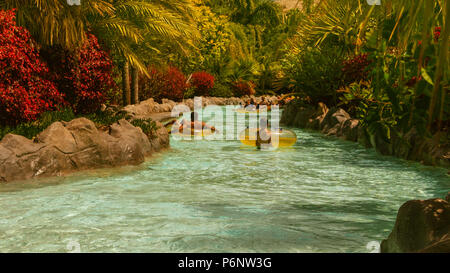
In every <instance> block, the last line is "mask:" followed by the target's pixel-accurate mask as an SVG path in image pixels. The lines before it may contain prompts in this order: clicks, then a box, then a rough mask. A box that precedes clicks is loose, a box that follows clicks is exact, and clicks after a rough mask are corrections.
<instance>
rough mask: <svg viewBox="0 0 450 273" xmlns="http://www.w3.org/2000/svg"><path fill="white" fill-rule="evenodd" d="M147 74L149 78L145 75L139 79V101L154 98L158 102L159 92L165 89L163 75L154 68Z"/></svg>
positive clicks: (159, 98)
mask: <svg viewBox="0 0 450 273" xmlns="http://www.w3.org/2000/svg"><path fill="white" fill-rule="evenodd" d="M148 74H149V75H150V77H146V76H145V75H141V76H140V77H139V100H140V101H143V100H146V99H149V98H154V99H155V100H157V101H160V100H161V99H162V98H161V92H162V90H163V89H164V88H165V83H164V73H162V72H161V71H159V70H158V69H156V68H154V67H150V68H149V69H148Z"/></svg>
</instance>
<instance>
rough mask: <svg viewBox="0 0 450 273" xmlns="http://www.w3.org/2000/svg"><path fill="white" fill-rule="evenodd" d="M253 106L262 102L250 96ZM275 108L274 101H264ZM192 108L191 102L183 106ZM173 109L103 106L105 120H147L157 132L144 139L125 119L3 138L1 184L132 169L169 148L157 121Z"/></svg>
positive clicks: (224, 101)
mask: <svg viewBox="0 0 450 273" xmlns="http://www.w3.org/2000/svg"><path fill="white" fill-rule="evenodd" d="M249 98H250V97H244V98H211V97H207V98H202V106H207V105H236V104H240V103H243V102H244V101H246V100H247V99H249ZM251 98H253V99H254V100H255V101H256V102H259V101H261V97H251ZM265 99H266V101H268V102H270V103H273V104H276V103H277V102H278V101H277V99H276V97H265ZM182 103H183V104H185V105H186V106H188V107H189V108H191V109H193V108H194V100H193V99H187V100H185V101H183V102H182ZM175 105H177V103H175V102H174V101H171V100H163V101H162V103H161V104H160V103H156V102H155V101H154V100H153V99H148V100H146V101H143V102H141V103H138V104H135V105H128V106H126V107H124V108H120V107H114V106H104V107H103V111H108V114H110V115H116V114H118V113H119V112H126V114H127V120H130V121H131V120H133V119H138V118H139V119H149V118H150V119H152V120H154V121H155V122H156V124H157V127H158V130H157V131H156V137H154V138H151V139H149V138H148V137H147V136H146V135H145V134H144V133H143V132H142V130H141V129H140V128H137V127H134V126H133V125H131V123H130V122H128V121H127V120H125V119H122V120H120V121H118V122H117V123H114V124H112V125H110V126H107V127H102V128H97V127H96V125H95V124H94V123H93V122H92V121H90V120H88V119H86V118H78V119H74V120H72V121H70V122H55V123H53V124H51V125H50V126H49V127H48V128H47V129H45V130H44V131H43V132H41V133H40V134H39V135H38V136H36V137H35V138H34V139H33V140H30V139H28V138H25V137H23V136H19V135H13V134H8V135H6V136H5V137H4V138H3V139H2V140H1V141H0V182H10V181H14V180H26V179H32V178H37V177H46V176H59V175H64V174H66V173H70V172H74V171H79V170H84V169H93V168H103V167H115V166H120V165H130V164H131V165H137V164H140V163H142V162H144V160H145V157H147V156H150V155H151V154H152V153H154V152H157V151H161V150H162V149H164V148H167V147H168V146H169V134H168V132H167V130H166V128H165V127H164V126H163V124H162V123H160V122H159V121H162V120H163V119H165V118H170V116H171V115H170V112H171V111H172V109H173V107H174V106H175Z"/></svg>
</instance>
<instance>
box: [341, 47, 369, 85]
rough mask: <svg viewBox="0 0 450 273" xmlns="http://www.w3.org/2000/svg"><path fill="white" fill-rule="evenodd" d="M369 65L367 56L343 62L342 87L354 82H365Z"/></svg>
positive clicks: (358, 56) (355, 57) (362, 55)
mask: <svg viewBox="0 0 450 273" xmlns="http://www.w3.org/2000/svg"><path fill="white" fill-rule="evenodd" d="M369 65H370V60H369V58H368V54H360V55H356V56H354V57H352V58H350V59H348V60H345V61H344V62H343V64H342V80H343V84H342V85H343V86H347V85H349V84H351V83H354V82H360V81H362V80H367V77H368V74H369V71H368V70H367V68H368V66H369Z"/></svg>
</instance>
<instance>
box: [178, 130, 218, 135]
mask: <svg viewBox="0 0 450 273" xmlns="http://www.w3.org/2000/svg"><path fill="white" fill-rule="evenodd" d="M214 133H215V132H213V131H211V130H201V129H200V130H196V129H187V130H183V131H182V132H177V133H175V135H178V136H201V137H205V136H210V135H212V134H214Z"/></svg>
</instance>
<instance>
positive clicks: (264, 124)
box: [259, 118, 267, 129]
mask: <svg viewBox="0 0 450 273" xmlns="http://www.w3.org/2000/svg"><path fill="white" fill-rule="evenodd" d="M259 128H261V129H266V128H267V119H266V118H260V119H259Z"/></svg>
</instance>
